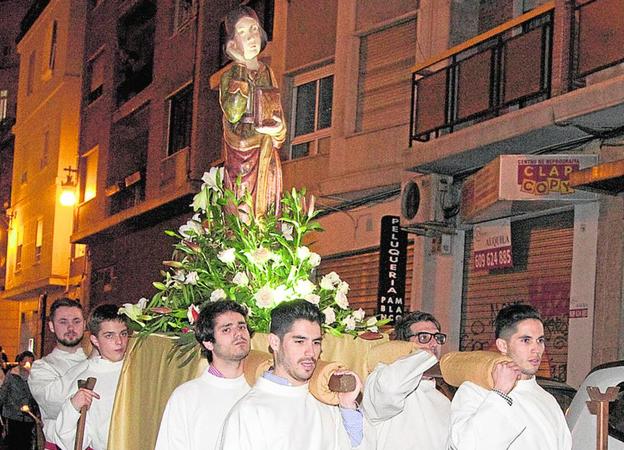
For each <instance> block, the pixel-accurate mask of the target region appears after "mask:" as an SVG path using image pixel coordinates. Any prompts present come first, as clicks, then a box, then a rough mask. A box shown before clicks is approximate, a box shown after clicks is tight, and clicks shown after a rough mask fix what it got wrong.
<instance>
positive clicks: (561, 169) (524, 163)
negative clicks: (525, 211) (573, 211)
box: [501, 155, 596, 200]
mask: <svg viewBox="0 0 624 450" xmlns="http://www.w3.org/2000/svg"><path fill="white" fill-rule="evenodd" d="M595 162H596V155H558V156H555V155H538V156H531V155H506V156H504V157H501V184H502V188H503V190H505V191H507V192H506V194H504V195H503V198H507V199H510V200H585V199H593V198H594V197H595V195H594V194H591V193H588V192H585V191H578V190H576V189H574V188H573V187H571V186H570V181H569V178H570V174H571V173H572V172H576V171H578V170H580V169H584V168H585V167H589V166H591V165H593V164H595ZM502 180H514V181H515V182H513V183H502Z"/></svg>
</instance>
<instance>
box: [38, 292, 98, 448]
mask: <svg viewBox="0 0 624 450" xmlns="http://www.w3.org/2000/svg"><path fill="white" fill-rule="evenodd" d="M48 327H49V328H50V331H51V332H52V333H54V337H55V339H56V345H55V347H54V350H52V352H51V353H50V354H49V355H47V356H45V357H43V358H41V359H37V360H35V362H34V363H33V365H32V369H31V370H30V376H29V377H28V387H29V388H30V392H31V393H32V395H33V397H34V399H35V400H36V401H37V404H38V405H39V409H40V411H41V419H42V420H43V433H44V435H45V437H46V443H45V448H46V450H56V449H57V447H56V444H55V443H54V438H53V430H54V422H55V420H56V417H57V416H58V414H59V412H60V411H61V406H62V405H63V402H64V401H65V400H66V399H67V396H68V395H69V392H70V390H71V389H75V385H71V384H70V383H71V382H72V381H73V380H72V379H68V377H66V376H65V375H67V372H68V371H69V370H70V369H71V368H73V367H75V366H78V365H81V366H83V367H84V366H85V365H86V360H87V356H86V355H85V353H84V351H83V350H82V346H81V345H80V344H81V342H82V338H83V336H84V329H85V319H84V315H83V311H82V305H80V302H79V301H78V300H73V299H69V298H59V299H57V300H55V301H54V302H53V303H52V306H51V307H50V320H49V322H48Z"/></svg>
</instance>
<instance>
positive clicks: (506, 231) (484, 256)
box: [472, 219, 513, 270]
mask: <svg viewBox="0 0 624 450" xmlns="http://www.w3.org/2000/svg"><path fill="white" fill-rule="evenodd" d="M472 262H473V267H474V268H475V270H492V269H502V268H505V267H513V259H512V253H511V224H510V221H509V219H500V220H493V221H491V222H484V223H480V224H479V225H475V227H474V244H473V257H472Z"/></svg>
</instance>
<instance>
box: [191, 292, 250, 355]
mask: <svg viewBox="0 0 624 450" xmlns="http://www.w3.org/2000/svg"><path fill="white" fill-rule="evenodd" d="M229 311H231V312H235V313H239V314H240V315H241V316H243V317H244V318H245V319H247V308H245V307H244V306H243V305H241V304H240V303H236V302H235V301H233V300H217V301H216V302H207V303H206V304H205V306H204V307H202V309H201V311H200V312H199V317H198V318H197V320H196V321H195V324H194V326H193V327H194V329H195V339H197V342H199V344H200V345H201V348H202V353H203V354H204V355H205V356H206V358H208V361H209V362H212V352H211V351H210V350H208V349H207V348H206V347H204V345H203V343H204V342H214V341H215V336H214V331H215V328H214V327H215V321H216V320H217V317H219V316H220V315H221V314H223V313H226V312H229ZM247 329H248V330H249V335H250V336H251V335H252V334H253V331H252V330H251V328H249V325H247Z"/></svg>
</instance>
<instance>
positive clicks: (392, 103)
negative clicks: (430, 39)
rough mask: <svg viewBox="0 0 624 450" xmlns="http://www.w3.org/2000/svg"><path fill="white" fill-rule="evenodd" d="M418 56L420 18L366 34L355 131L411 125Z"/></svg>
mask: <svg viewBox="0 0 624 450" xmlns="http://www.w3.org/2000/svg"><path fill="white" fill-rule="evenodd" d="M415 55H416V19H414V18H412V19H409V20H406V21H403V22H397V23H395V24H393V25H392V26H389V27H386V28H383V29H375V30H374V31H371V32H368V33H363V35H362V37H361V40H360V59H359V61H360V68H359V72H358V73H359V79H358V87H357V105H356V124H355V131H356V132H358V131H365V130H372V129H380V128H387V127H391V126H395V125H402V124H405V123H407V122H409V115H410V96H409V93H410V92H411V72H410V68H411V67H412V66H413V65H414V62H415Z"/></svg>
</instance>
